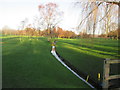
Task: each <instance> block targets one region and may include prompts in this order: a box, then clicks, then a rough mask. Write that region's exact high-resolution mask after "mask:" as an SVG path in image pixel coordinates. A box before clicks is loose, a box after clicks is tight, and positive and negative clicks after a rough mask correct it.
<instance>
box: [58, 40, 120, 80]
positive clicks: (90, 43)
mask: <svg viewBox="0 0 120 90" xmlns="http://www.w3.org/2000/svg"><path fill="white" fill-rule="evenodd" d="M118 51H119V44H118V40H110V39H100V38H96V39H58V42H57V52H58V53H59V54H60V55H61V56H62V57H63V58H64V59H66V60H68V61H69V62H70V63H71V64H72V65H73V66H75V67H76V68H77V69H79V70H80V71H82V72H84V73H86V74H87V75H89V76H90V77H92V78H93V79H94V80H95V81H96V82H99V81H98V78H97V74H98V73H100V74H101V81H100V82H102V75H103V61H104V60H105V59H106V58H110V59H120V55H119V54H118ZM112 66H113V65H112ZM116 66H117V65H114V66H113V68H112V69H111V73H110V74H118V68H117V67H116ZM119 74H120V73H119Z"/></svg>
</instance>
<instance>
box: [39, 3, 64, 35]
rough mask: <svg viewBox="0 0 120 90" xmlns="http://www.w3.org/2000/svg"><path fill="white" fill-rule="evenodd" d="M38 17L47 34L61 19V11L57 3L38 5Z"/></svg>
mask: <svg viewBox="0 0 120 90" xmlns="http://www.w3.org/2000/svg"><path fill="white" fill-rule="evenodd" d="M39 13H40V17H41V19H40V20H42V21H43V26H44V27H45V29H47V30H48V35H50V34H51V33H52V30H53V28H54V27H55V26H56V25H57V24H58V23H59V22H60V21H61V17H60V16H61V15H62V12H61V11H59V9H58V5H57V4H55V3H48V4H45V5H43V4H41V5H39Z"/></svg>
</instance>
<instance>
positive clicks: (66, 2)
mask: <svg viewBox="0 0 120 90" xmlns="http://www.w3.org/2000/svg"><path fill="white" fill-rule="evenodd" d="M48 2H55V3H57V4H58V6H59V9H60V10H61V11H63V12H64V15H63V19H62V21H61V22H60V24H59V26H60V27H62V28H63V29H66V30H69V29H72V30H73V28H75V27H76V26H77V25H78V22H79V20H80V17H79V14H80V8H77V7H75V6H74V4H72V3H73V2H75V0H0V29H2V28H3V27H4V26H8V27H10V28H12V29H18V27H19V26H20V22H21V21H23V20H25V18H28V23H32V21H33V18H34V17H35V16H36V15H38V14H39V12H38V5H39V4H41V3H43V4H44V3H48Z"/></svg>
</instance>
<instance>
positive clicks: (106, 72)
mask: <svg viewBox="0 0 120 90" xmlns="http://www.w3.org/2000/svg"><path fill="white" fill-rule="evenodd" d="M107 60H110V59H106V60H104V68H103V69H104V70H103V88H105V89H107V88H108V87H109V82H108V80H107V78H108V77H109V71H110V70H109V68H110V65H109V63H107Z"/></svg>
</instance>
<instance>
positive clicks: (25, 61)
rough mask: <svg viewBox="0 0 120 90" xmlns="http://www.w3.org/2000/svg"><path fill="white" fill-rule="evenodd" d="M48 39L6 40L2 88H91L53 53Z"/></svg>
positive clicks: (3, 54) (3, 42) (3, 53)
mask: <svg viewBox="0 0 120 90" xmlns="http://www.w3.org/2000/svg"><path fill="white" fill-rule="evenodd" d="M50 50H51V45H50V43H49V42H48V41H47V39H46V38H42V37H40V38H35V37H33V38H31V39H28V38H27V37H22V38H21V41H20V38H18V37H10V36H7V37H6V36H3V38H2V79H3V80H2V85H3V88H90V87H89V86H88V85H86V84H85V83H84V82H82V81H81V80H80V79H78V78H77V77H76V76H75V75H73V74H72V73H71V72H70V71H69V70H68V69H67V68H65V67H64V66H63V65H62V64H61V63H60V62H58V61H57V60H56V59H55V58H54V57H53V56H52V55H51V53H50ZM60 50H62V49H60Z"/></svg>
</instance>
